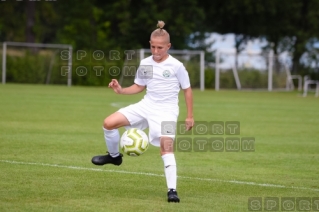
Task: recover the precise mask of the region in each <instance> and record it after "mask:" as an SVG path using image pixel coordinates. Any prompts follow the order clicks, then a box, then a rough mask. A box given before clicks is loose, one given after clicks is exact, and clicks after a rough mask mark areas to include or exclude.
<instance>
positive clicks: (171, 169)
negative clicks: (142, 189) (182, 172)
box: [162, 153, 177, 189]
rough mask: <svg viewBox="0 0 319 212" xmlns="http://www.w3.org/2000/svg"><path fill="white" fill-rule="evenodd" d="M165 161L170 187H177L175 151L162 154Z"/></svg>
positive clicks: (166, 175)
mask: <svg viewBox="0 0 319 212" xmlns="http://www.w3.org/2000/svg"><path fill="white" fill-rule="evenodd" d="M162 159H163V162H164V172H165V177H166V184H167V188H168V189H176V183H177V171H176V160H175V156H174V154H173V153H170V154H165V155H162Z"/></svg>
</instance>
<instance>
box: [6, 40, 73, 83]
mask: <svg viewBox="0 0 319 212" xmlns="http://www.w3.org/2000/svg"><path fill="white" fill-rule="evenodd" d="M62 57H64V59H61V58H62ZM1 59H2V60H1V63H2V74H1V81H2V84H5V83H7V82H12V83H33V84H65V85H68V86H71V84H72V71H70V70H72V69H71V67H72V46H70V45H63V44H43V43H20V42H4V43H2V51H1Z"/></svg>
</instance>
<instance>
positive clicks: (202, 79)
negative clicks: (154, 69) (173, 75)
mask: <svg viewBox="0 0 319 212" xmlns="http://www.w3.org/2000/svg"><path fill="white" fill-rule="evenodd" d="M145 53H151V50H150V49H140V59H144V58H145ZM168 53H172V54H184V55H199V56H200V62H199V63H200V67H199V68H200V81H199V82H200V90H201V91H204V90H205V52H204V51H197V50H173V49H172V50H168Z"/></svg>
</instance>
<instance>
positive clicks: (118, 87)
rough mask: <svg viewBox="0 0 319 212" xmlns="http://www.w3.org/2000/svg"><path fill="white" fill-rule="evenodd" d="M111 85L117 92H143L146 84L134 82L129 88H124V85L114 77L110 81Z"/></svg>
mask: <svg viewBox="0 0 319 212" xmlns="http://www.w3.org/2000/svg"><path fill="white" fill-rule="evenodd" d="M109 87H110V88H112V89H113V90H114V92H115V93H117V94H136V93H140V92H142V91H143V90H144V89H145V86H141V85H138V84H133V85H131V86H130V87H127V88H122V86H121V85H120V84H119V82H118V81H117V80H116V79H112V81H111V82H110V83H109Z"/></svg>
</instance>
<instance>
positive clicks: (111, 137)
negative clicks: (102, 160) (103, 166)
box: [103, 127, 120, 158]
mask: <svg viewBox="0 0 319 212" xmlns="http://www.w3.org/2000/svg"><path fill="white" fill-rule="evenodd" d="M103 130H104V139H105V143H106V146H107V150H108V151H109V153H110V155H111V156H112V157H113V158H114V157H117V156H119V155H120V152H119V141H120V134H119V130H118V129H114V130H107V129H105V128H104V127H103Z"/></svg>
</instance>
